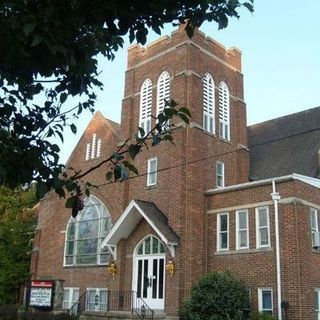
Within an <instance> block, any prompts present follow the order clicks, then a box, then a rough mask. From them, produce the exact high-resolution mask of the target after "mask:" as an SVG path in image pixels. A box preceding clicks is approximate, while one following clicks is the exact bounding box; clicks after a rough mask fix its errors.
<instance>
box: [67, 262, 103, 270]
mask: <svg viewBox="0 0 320 320" xmlns="http://www.w3.org/2000/svg"><path fill="white" fill-rule="evenodd" d="M106 266H108V264H107V263H106V264H90V265H89V264H87V265H72V266H63V268H64V269H71V268H72V269H84V268H105V267H106Z"/></svg>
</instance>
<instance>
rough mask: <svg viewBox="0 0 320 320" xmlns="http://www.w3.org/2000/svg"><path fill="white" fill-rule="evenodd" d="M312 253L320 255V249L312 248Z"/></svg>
mask: <svg viewBox="0 0 320 320" xmlns="http://www.w3.org/2000/svg"><path fill="white" fill-rule="evenodd" d="M312 253H316V254H320V248H319V249H315V248H312Z"/></svg>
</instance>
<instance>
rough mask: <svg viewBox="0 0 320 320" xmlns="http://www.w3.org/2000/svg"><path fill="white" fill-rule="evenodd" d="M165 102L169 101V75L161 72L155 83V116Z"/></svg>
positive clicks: (162, 108) (161, 109)
mask: <svg viewBox="0 0 320 320" xmlns="http://www.w3.org/2000/svg"><path fill="white" fill-rule="evenodd" d="M165 100H170V74H169V72H168V71H163V72H162V73H161V74H160V76H159V78H158V83H157V116H158V115H159V113H160V112H162V111H163V110H164V108H165Z"/></svg>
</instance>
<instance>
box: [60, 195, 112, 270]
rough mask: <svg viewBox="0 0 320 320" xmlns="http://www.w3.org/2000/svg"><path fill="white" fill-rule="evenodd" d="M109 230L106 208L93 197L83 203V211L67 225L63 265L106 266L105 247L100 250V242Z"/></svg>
mask: <svg viewBox="0 0 320 320" xmlns="http://www.w3.org/2000/svg"><path fill="white" fill-rule="evenodd" d="M110 229H111V217H110V214H109V211H108V210H107V208H106V207H105V206H104V205H103V203H102V202H101V201H99V200H98V199H97V198H96V197H94V196H92V195H91V196H89V197H88V198H87V199H86V200H85V202H84V209H83V210H82V211H81V212H80V213H79V214H78V216H77V217H76V218H75V219H74V218H72V217H71V218H70V220H69V222H68V225H67V232H66V243H65V257H64V265H65V266H72V265H99V264H107V263H108V259H109V252H108V249H107V247H105V248H103V249H100V244H101V242H102V240H103V239H104V238H105V237H106V235H107V234H108V233H109V231H110Z"/></svg>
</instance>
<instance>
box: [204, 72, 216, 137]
mask: <svg viewBox="0 0 320 320" xmlns="http://www.w3.org/2000/svg"><path fill="white" fill-rule="evenodd" d="M214 127H215V123H214V82H213V79H212V76H211V75H210V74H209V73H206V74H205V75H204V77H203V128H204V130H206V131H208V132H210V133H213V134H214Z"/></svg>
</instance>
